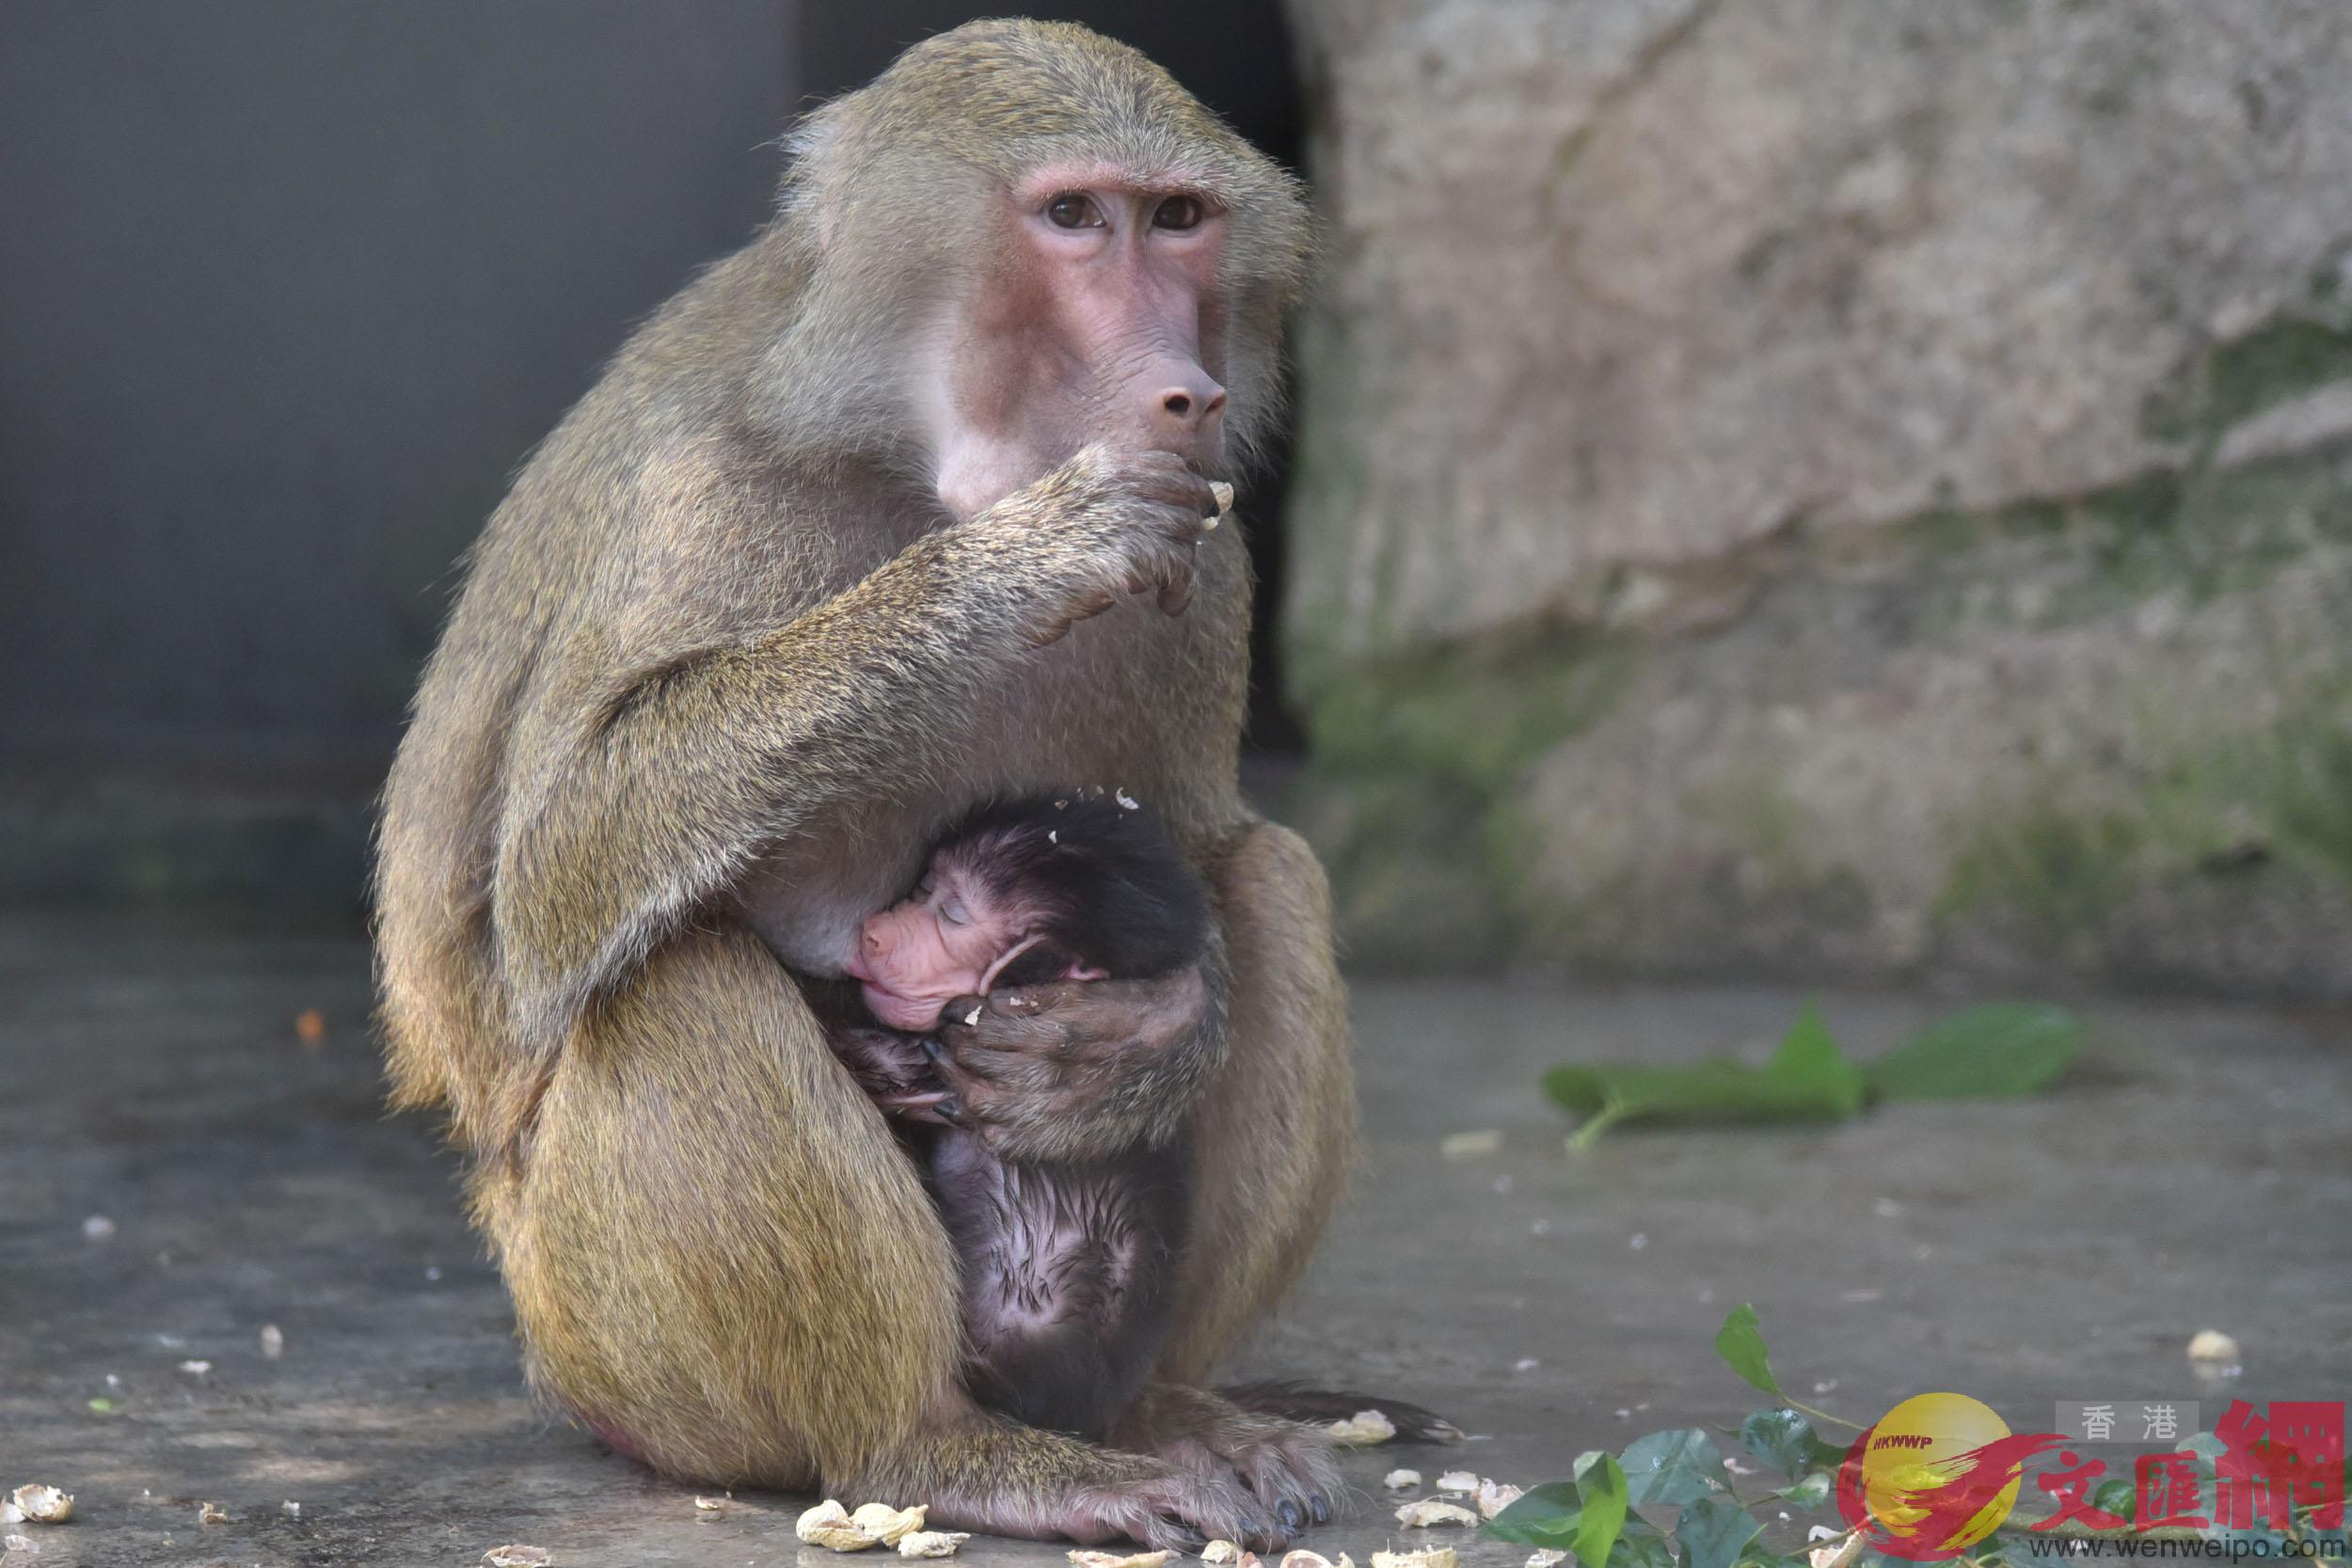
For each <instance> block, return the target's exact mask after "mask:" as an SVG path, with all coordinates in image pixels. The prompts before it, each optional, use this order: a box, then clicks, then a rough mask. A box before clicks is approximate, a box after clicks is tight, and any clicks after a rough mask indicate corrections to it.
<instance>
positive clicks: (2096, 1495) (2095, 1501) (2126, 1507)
mask: <svg viewBox="0 0 2352 1568" xmlns="http://www.w3.org/2000/svg"><path fill="white" fill-rule="evenodd" d="M2090 1506H2091V1507H2093V1508H2096V1509H2102V1510H2104V1511H2106V1513H2112V1514H2114V1515H2115V1516H2116V1517H2117V1518H2119V1519H2129V1518H2130V1517H2131V1516H2132V1483H2131V1482H2130V1481H2124V1480H2123V1479H2122V1478H2121V1477H2118V1478H2117V1479H2116V1480H2114V1481H2101V1482H2100V1483H2099V1487H2098V1490H2096V1491H2094V1492H2092V1493H2091V1494H2090Z"/></svg>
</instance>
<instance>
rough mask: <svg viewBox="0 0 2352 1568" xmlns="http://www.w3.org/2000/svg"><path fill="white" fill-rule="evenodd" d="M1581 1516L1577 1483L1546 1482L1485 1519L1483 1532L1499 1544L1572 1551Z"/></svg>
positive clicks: (1582, 1509) (1581, 1504)
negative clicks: (1512, 1542) (1511, 1542)
mask: <svg viewBox="0 0 2352 1568" xmlns="http://www.w3.org/2000/svg"><path fill="white" fill-rule="evenodd" d="M1583 1516H1584V1502H1583V1499H1582V1498H1581V1497H1578V1496H1577V1490H1576V1483H1575V1482H1574V1481H1546V1482H1544V1483H1543V1484H1542V1485H1541V1486H1531V1487H1529V1488H1528V1489H1527V1490H1526V1491H1525V1492H1524V1493H1522V1494H1521V1495H1520V1496H1519V1497H1517V1498H1515V1499H1514V1500H1513V1501H1512V1503H1511V1506H1510V1507H1508V1508H1506V1509H1504V1510H1503V1511H1502V1513H1498V1514H1496V1515H1495V1516H1494V1517H1493V1518H1491V1519H1489V1520H1487V1521H1486V1533H1487V1534H1488V1535H1491V1536H1493V1537H1494V1538H1495V1539H1496V1540H1498V1541H1515V1542H1517V1543H1518V1544H1520V1545H1522V1546H1542V1547H1544V1548H1546V1549H1547V1550H1549V1551H1555V1552H1565V1551H1572V1550H1574V1549H1575V1547H1576V1532H1577V1527H1578V1526H1579V1525H1580V1524H1581V1522H1582V1520H1583Z"/></svg>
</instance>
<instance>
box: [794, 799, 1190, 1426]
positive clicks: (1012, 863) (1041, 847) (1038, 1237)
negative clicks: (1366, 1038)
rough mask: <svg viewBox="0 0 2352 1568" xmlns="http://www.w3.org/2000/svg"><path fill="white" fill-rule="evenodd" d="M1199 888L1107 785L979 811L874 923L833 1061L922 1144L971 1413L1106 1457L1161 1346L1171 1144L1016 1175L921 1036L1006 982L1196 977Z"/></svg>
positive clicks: (1178, 1164) (1180, 1180) (1175, 1217)
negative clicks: (954, 1268)
mask: <svg viewBox="0 0 2352 1568" xmlns="http://www.w3.org/2000/svg"><path fill="white" fill-rule="evenodd" d="M1208 940H1209V900H1208V893H1207V890H1206V889H1204V888H1203V887H1202V886H1201V885H1200V876H1199V874H1198V873H1196V872H1195V871H1194V870H1193V869H1192V867H1191V866H1190V865H1189V864H1187V863H1185V861H1184V856H1183V854H1182V853H1180V852H1179V851H1178V849H1177V847H1176V845H1175V841H1174V840H1172V839H1170V838H1169V837H1168V832H1167V830H1166V829H1165V828H1163V827H1162V826H1161V824H1160V822H1159V819H1158V818H1157V816H1155V815H1154V814H1152V812H1150V811H1148V810H1146V809H1144V808H1143V807H1142V806H1141V805H1140V804H1138V803H1136V802H1133V801H1131V800H1128V799H1127V798H1125V797H1123V796H1120V795H1116V794H1112V795H1105V794H1104V793H1103V792H1102V791H1100V790H1099V789H1095V790H1070V791H1067V792H1064V793H1061V794H1057V795H1052V796H1036V797H1032V798H1030V799H1028V800H1019V801H1013V802H1010V803H1008V804H1001V805H995V806H991V807H988V808H985V809H983V810H981V811H979V812H977V813H975V814H974V815H973V816H970V817H968V818H966V819H965V820H964V821H963V822H961V824H959V825H958V826H957V827H955V828H953V829H950V830H949V831H948V832H947V833H946V835H945V836H944V837H942V838H941V839H940V841H939V842H938V843H937V844H936V845H934V846H933V847H932V849H931V856H930V862H929V863H927V864H926V865H925V867H924V870H923V876H922V879H921V880H920V881H919V882H917V883H916V885H915V888H914V893H913V894H912V895H910V896H908V897H906V898H904V899H901V900H900V901H899V902H898V903H897V904H894V905H892V906H891V907H890V908H889V909H886V910H883V911H880V912H878V913H876V914H873V915H871V916H868V917H867V919H866V923H865V926H864V927H863V930H862V931H861V933H860V942H859V950H858V955H857V958H855V960H853V961H852V962H851V963H850V967H849V973H850V975H851V976H852V977H853V978H855V979H856V980H858V981H859V982H861V985H862V987H863V990H864V994H865V1001H866V1007H867V1008H868V1009H869V1010H870V1011H871V1012H872V1014H873V1015H874V1017H875V1019H877V1020H878V1021H879V1022H881V1023H882V1024H883V1025H884V1027H882V1028H867V1027H858V1026H851V1027H848V1028H844V1029H842V1030H840V1031H838V1032H837V1033H836V1034H835V1036H834V1049H835V1051H837V1052H838V1053H840V1054H841V1057H842V1059H843V1060H844V1061H845V1062H847V1063H849V1064H850V1069H851V1070H852V1071H853V1072H855V1073H856V1074H857V1076H858V1080H859V1082H860V1083H861V1084H862V1085H865V1086H866V1091H867V1092H868V1093H869V1094H872V1095H873V1096H874V1097H875V1100H876V1102H877V1103H879V1104H881V1105H882V1107H883V1109H885V1110H886V1111H890V1112H893V1113H895V1114H897V1115H898V1116H901V1117H908V1118H910V1119H913V1120H918V1121H928V1122H935V1123H938V1124H940V1125H939V1127H938V1130H937V1131H936V1132H932V1133H930V1135H929V1137H928V1138H917V1139H916V1140H914V1141H915V1143H916V1147H917V1148H918V1152H919V1153H920V1155H921V1157H922V1158H924V1159H925V1161H926V1163H927V1168H928V1170H929V1172H930V1186H931V1192H932V1196H934V1198H936V1200H937V1201H938V1204H939V1212H940V1216H941V1218H942V1219H943V1220H945V1221H946V1227H947V1235H948V1237H949V1239H950V1240H951V1241H953V1242H954V1243H955V1247H956V1253H957V1257H958V1259H959V1260H960V1261H961V1273H962V1280H963V1323H964V1333H965V1336H966V1338H967V1342H968V1345H969V1351H968V1357H969V1359H968V1367H967V1377H968V1379H969V1382H970V1384H971V1387H972V1391H973V1392H974V1394H976V1395H977V1397H978V1398H979V1400H980V1402H981V1403H983V1404H985V1405H987V1406H988V1407H989V1408H991V1409H993V1410H1001V1411H1003V1412H1004V1413H1005V1414H1007V1415H1009V1416H1014V1417H1017V1418H1020V1419H1022V1420H1024V1421H1026V1422H1028V1423H1029V1424H1030V1425H1031V1426H1038V1427H1044V1428H1047V1429H1048V1430H1051V1431H1055V1432H1068V1433H1074V1434H1076V1435H1078V1436H1081V1437H1087V1438H1090V1439H1093V1440H1094V1441H1097V1442H1100V1441H1102V1440H1103V1439H1104V1438H1105V1437H1106V1436H1108V1434H1109V1433H1110V1429H1111V1426H1112V1424H1113V1423H1114V1422H1115V1421H1116V1420H1117V1419H1118V1418H1119V1417H1120V1415H1121V1414H1122V1413H1123V1412H1124V1411H1125V1410H1126V1408H1127V1405H1128V1403H1129V1402H1130V1401H1131V1400H1132V1399H1133V1398H1134V1397H1135V1394H1136V1390H1137V1389H1138V1388H1139V1387H1140V1386H1142V1384H1143V1380H1144V1377H1145V1375H1146V1374H1147V1373H1148V1372H1150V1370H1151V1369H1152V1362H1153V1361H1154V1360H1156V1359H1157V1358H1158V1355H1159V1352H1160V1348H1161V1345H1162V1343H1163V1342H1164V1341H1165V1339H1166V1338H1167V1335H1168V1315H1169V1312H1170V1310H1171V1309H1172V1307H1174V1305H1175V1303H1174V1299H1173V1283H1174V1265H1175V1259H1176V1253H1177V1249H1178V1248H1179V1247H1180V1246H1181V1245H1182V1243H1183V1240H1184V1235H1183V1231H1184V1191H1185V1183H1184V1168H1183V1167H1184V1157H1185V1156H1184V1147H1183V1146H1182V1145H1181V1144H1175V1145H1170V1146H1168V1147H1167V1148H1156V1149H1155V1148H1132V1149H1126V1150H1121V1151H1117V1152H1113V1153H1109V1154H1104V1155H1101V1156H1097V1157H1095V1158H1093V1159H1086V1160H1063V1161H1023V1160H1008V1159H1006V1158H1004V1157H1003V1156H1001V1155H998V1154H996V1153H995V1152H993V1151H992V1150H991V1149H990V1148H988V1147H987V1145H986V1144H985V1143H983V1142H982V1141H981V1140H980V1139H979V1138H978V1137H977V1136H975V1135H974V1134H973V1133H971V1132H967V1131H965V1130H964V1129H963V1128H961V1126H959V1125H958V1123H960V1122H961V1119H962V1110H961V1101H960V1100H959V1099H958V1098H957V1094H956V1091H955V1089H953V1088H952V1087H950V1086H948V1085H949V1084H950V1083H953V1082H961V1081H962V1080H963V1079H964V1078H965V1077H966V1075H967V1073H968V1072H981V1071H985V1070H986V1062H985V1053H977V1055H976V1059H975V1060H974V1062H973V1064H972V1067H971V1068H970V1069H965V1068H964V1067H963V1066H961V1064H959V1063H957V1062H954V1061H953V1060H951V1059H949V1058H948V1057H947V1055H946V1053H945V1051H944V1050H943V1049H942V1048H941V1047H940V1045H939V1043H938V1041H937V1040H936V1039H935V1038H933V1037H932V1034H933V1031H934V1030H936V1028H937V1027H938V1024H939V1021H940V1016H941V1013H942V1011H943V1010H946V1011H957V1010H961V1011H963V1012H966V1013H968V1012H970V1011H972V1010H976V1009H977V1008H978V1007H979V1006H981V1005H982V1004H981V998H983V997H985V996H986V995H987V994H988V993H989V992H991V991H992V990H995V989H996V988H997V987H999V986H1005V987H1013V988H1019V987H1022V986H1028V985H1041V984H1049V983H1052V982H1055V981H1060V980H1105V979H1110V978H1112V977H1114V976H1117V977H1121V978H1128V979H1148V978H1150V977H1152V976H1154V975H1160V974H1168V973H1170V972H1172V971H1174V970H1177V969H1180V968H1182V967H1184V965H1187V964H1193V963H1198V962H1199V961H1200V956H1201V954H1202V953H1203V952H1204V951H1205V950H1206V948H1207V945H1208Z"/></svg>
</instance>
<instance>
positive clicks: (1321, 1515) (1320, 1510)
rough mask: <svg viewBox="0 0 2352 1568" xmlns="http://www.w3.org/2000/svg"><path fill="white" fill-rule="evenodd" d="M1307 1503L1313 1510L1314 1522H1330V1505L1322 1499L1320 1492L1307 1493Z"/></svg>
mask: <svg viewBox="0 0 2352 1568" xmlns="http://www.w3.org/2000/svg"><path fill="white" fill-rule="evenodd" d="M1307 1505H1308V1506H1309V1507H1310V1508H1312V1509H1313V1510H1314V1511H1315V1523H1316V1524H1318V1525H1327V1524H1329V1523H1330V1522H1331V1505H1330V1504H1329V1503H1327V1502H1326V1501H1325V1500H1324V1497H1323V1494H1322V1493H1320V1492H1311V1493H1309V1494H1308V1496H1307Z"/></svg>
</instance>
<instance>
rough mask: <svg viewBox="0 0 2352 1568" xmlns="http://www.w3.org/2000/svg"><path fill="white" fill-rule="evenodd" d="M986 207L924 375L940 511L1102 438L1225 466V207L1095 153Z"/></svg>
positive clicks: (973, 505)
mask: <svg viewBox="0 0 2352 1568" xmlns="http://www.w3.org/2000/svg"><path fill="white" fill-rule="evenodd" d="M995 218H996V221H995V226H994V230H993V233H992V234H991V236H990V241H989V244H990V252H989V254H987V255H986V256H984V257H983V258H981V259H980V261H979V264H978V266H977V268H976V271H975V282H974V287H973V288H972V290H971V291H970V293H968V294H967V295H966V297H964V298H963V299H961V300H960V301H958V302H957V303H956V305H955V306H954V308H953V309H950V310H949V312H948V313H947V314H946V317H945V318H944V319H943V321H942V322H941V323H940V324H939V325H938V327H937V328H936V332H937V339H936V341H934V343H933V344H932V345H931V356H930V359H931V364H930V372H929V373H923V372H918V374H922V378H923V386H922V388H921V391H922V394H923V397H922V401H923V403H924V404H925V411H926V414H927V417H928V420H929V422H930V426H931V434H932V438H933V442H934V447H933V451H934V453H935V456H936V462H937V473H938V483H939V494H940V499H942V500H943V501H945V502H946V505H947V508H948V510H949V511H950V512H952V513H954V514H955V515H957V516H959V517H970V516H972V515H974V514H976V513H978V512H980V511H982V510H984V509H986V508H987V507H989V506H990V505H992V504H993V503H994V502H995V501H997V500H998V499H1002V498H1003V497H1005V496H1007V495H1009V494H1010V493H1011V492H1012V491H1014V490H1017V489H1019V488H1020V487H1021V486H1023V485H1025V484H1026V483H1029V482H1030V481H1032V480H1034V479H1037V478H1039V477H1041V476H1042V475H1043V474H1045V473H1047V472H1048V471H1050V470H1051V469H1053V468H1054V467H1057V466H1058V465H1060V464H1061V463H1062V462H1063V461H1064V460H1066V459H1067V458H1068V457H1070V455H1071V454H1072V453H1073V452H1075V451H1077V450H1078V449H1079V448H1080V447H1083V446H1086V445H1088V444H1089V443H1091V442H1097V441H1100V442H1105V443H1108V444H1110V445H1113V446H1119V447H1127V448H1141V449H1155V448H1156V449H1159V450H1163V451H1172V452H1176V453H1178V454H1180V455H1181V456H1183V457H1184V458H1185V459H1186V460H1188V461H1189V462H1190V463H1191V464H1192V465H1193V467H1196V468H1198V469H1199V470H1200V471H1201V472H1202V473H1204V474H1208V475H1211V476H1213V477H1224V468H1225V463H1226V454H1225V436H1224V427H1225V388H1223V387H1222V386H1220V385H1219V384H1218V377H1219V376H1220V375H1221V374H1222V368H1223V360H1224V356H1225V331H1226V311H1225V306H1224V301H1223V300H1222V298H1221V297H1220V293H1219V290H1218V278H1219V273H1220V265H1221V262H1222V261H1223V257H1224V251H1225V243H1226V232H1227V219H1226V214H1224V213H1223V212H1221V211H1219V210H1218V209H1217V208H1216V205H1215V204H1214V203H1213V202H1212V201H1211V200H1210V199H1209V198H1207V197H1206V196H1205V195H1203V194H1201V193H1199V192H1197V191H1192V190H1188V189H1185V188H1183V187H1181V186H1178V185H1173V184H1170V183H1168V182H1165V181H1153V180H1147V179H1144V178H1141V177H1138V176H1136V174H1134V173H1133V172H1132V171H1129V170H1125V169H1121V168H1119V167H1116V166H1107V165H1093V166H1058V167H1049V168H1042V169H1038V170H1036V171H1034V172H1032V173H1031V174H1030V175H1029V176H1028V177H1027V178H1025V179H1024V180H1022V181H1020V182H1016V183H1015V184H1013V185H1012V186H1010V187H1009V188H1008V189H1006V190H1004V191H1003V192H1002V195H1001V199H1000V200H999V201H998V202H997V204H996V213H995Z"/></svg>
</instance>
